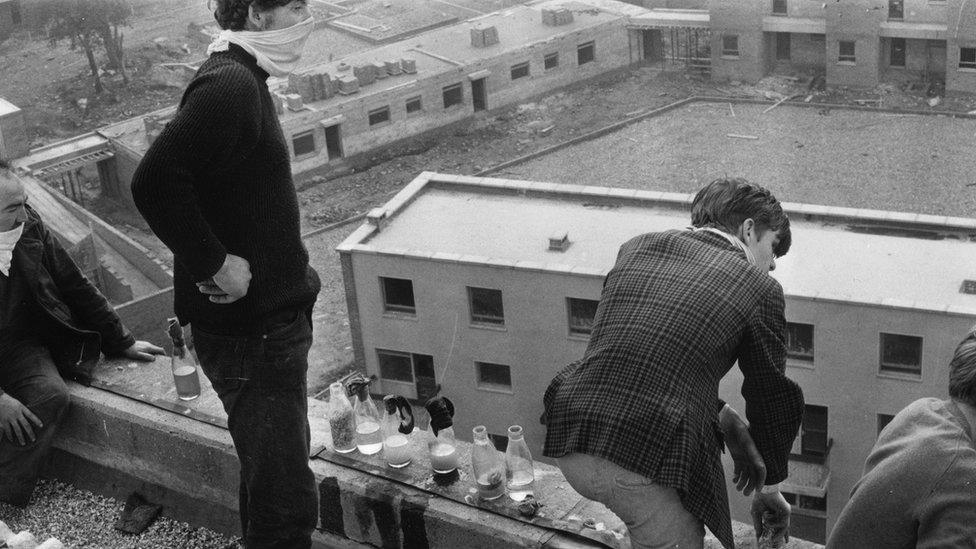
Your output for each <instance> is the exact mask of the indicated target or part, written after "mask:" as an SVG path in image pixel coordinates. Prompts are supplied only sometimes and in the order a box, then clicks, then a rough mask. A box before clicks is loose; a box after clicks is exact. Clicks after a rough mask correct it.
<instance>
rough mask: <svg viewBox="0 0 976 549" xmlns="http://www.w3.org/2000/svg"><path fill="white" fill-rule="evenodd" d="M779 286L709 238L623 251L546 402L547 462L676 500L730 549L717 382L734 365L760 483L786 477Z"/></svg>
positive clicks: (670, 238) (793, 397)
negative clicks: (567, 462)
mask: <svg viewBox="0 0 976 549" xmlns="http://www.w3.org/2000/svg"><path fill="white" fill-rule="evenodd" d="M784 307H785V300H784V297H783V289H782V287H781V286H780V284H779V282H777V281H776V279H774V278H773V277H771V276H769V274H768V273H765V272H762V271H760V270H759V269H758V268H756V267H754V266H752V265H750V264H749V263H748V262H747V261H746V259H745V254H744V253H743V252H742V251H741V250H738V249H736V248H734V247H733V245H732V244H731V243H730V242H728V241H727V240H725V239H723V238H722V236H721V235H717V234H714V233H712V232H709V231H667V232H661V233H649V234H644V235H641V236H638V237H635V238H633V239H631V240H630V241H628V242H627V243H625V244H624V245H623V246H622V247H621V248H620V251H619V253H618V255H617V262H616V264H615V265H614V267H613V269H611V270H610V272H609V274H608V275H607V277H606V280H605V281H604V286H603V294H602V296H601V298H600V304H599V306H598V307H597V312H596V318H595V319H594V325H593V332H592V334H591V335H590V341H589V344H588V345H587V348H586V353H585V354H584V355H583V358H582V359H580V360H578V361H576V362H573V363H571V364H570V365H568V366H566V367H565V368H564V369H563V370H562V371H560V372H559V374H557V375H556V377H555V379H553V381H552V382H551V383H550V385H549V388H548V389H547V390H546V394H545V398H544V403H545V410H546V423H547V433H546V442H545V448H544V454H545V455H546V456H548V457H553V458H558V457H562V456H564V455H566V454H568V453H573V452H579V453H584V454H590V455H594V456H598V457H602V458H604V459H607V460H610V461H612V462H613V463H616V464H617V465H619V466H621V467H623V468H625V469H627V470H629V471H633V472H635V473H638V474H640V475H644V476H646V477H648V478H650V479H651V480H653V481H654V482H656V483H658V484H660V485H663V486H669V487H672V488H675V489H676V490H677V491H678V494H679V495H680V496H681V501H682V503H683V505H684V507H685V508H686V509H687V510H688V511H689V512H691V513H692V514H693V515H695V516H696V517H698V518H699V519H701V520H702V522H704V524H705V525H706V526H707V527H708V528H709V530H711V531H712V533H713V534H715V536H716V537H717V538H718V539H719V540H720V541H721V542H722V544H723V545H724V546H725V547H727V548H729V549H732V524H731V519H730V517H729V505H728V495H727V493H726V488H725V478H724V473H723V471H722V463H721V459H720V453H721V452H722V451H723V450H724V445H723V442H722V435H721V431H720V429H719V426H718V410H719V409H720V407H721V404H720V402H721V401H720V400H719V395H718V387H719V381H720V380H721V379H722V377H723V376H724V375H725V374H726V373H727V372H728V371H729V370H730V369H731V368H732V366H733V364H734V363H735V362H736V360H738V362H739V368H740V369H741V370H742V373H743V376H744V381H743V385H742V395H743V396H744V397H745V401H746V417H747V419H748V420H749V423H750V432H751V434H752V437H753V440H754V441H755V443H756V446H757V448H758V449H759V452H760V454H761V455H762V457H763V460H764V461H765V464H766V469H767V477H766V482H767V484H774V483H777V482H780V481H782V480H783V479H785V478H786V476H787V473H788V469H787V466H788V462H787V460H788V456H789V451H790V448H791V446H792V444H793V439H794V438H795V437H796V434H797V431H798V429H799V426H800V421H801V418H802V415H803V394H802V392H801V390H800V388H799V386H798V385H797V384H796V383H794V382H793V381H791V380H790V379H788V378H787V377H786V376H785V375H784V370H785V365H786V349H785V343H784V340H785V333H786V318H785V316H784Z"/></svg>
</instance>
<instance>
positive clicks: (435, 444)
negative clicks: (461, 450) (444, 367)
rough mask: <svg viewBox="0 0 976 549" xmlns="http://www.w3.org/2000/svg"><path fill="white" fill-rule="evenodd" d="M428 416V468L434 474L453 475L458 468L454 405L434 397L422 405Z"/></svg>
mask: <svg viewBox="0 0 976 549" xmlns="http://www.w3.org/2000/svg"><path fill="white" fill-rule="evenodd" d="M424 407H425V408H426V409H427V413H428V414H430V433H429V435H428V439H427V449H428V456H429V457H430V466H431V468H432V469H433V470H434V472H435V473H437V474H440V475H446V474H448V473H453V472H454V471H455V470H456V469H457V466H458V454H457V439H456V438H455V437H454V403H452V402H451V401H450V400H449V399H447V398H446V397H435V398H432V399H430V400H428V401H427V403H426V404H425V405H424Z"/></svg>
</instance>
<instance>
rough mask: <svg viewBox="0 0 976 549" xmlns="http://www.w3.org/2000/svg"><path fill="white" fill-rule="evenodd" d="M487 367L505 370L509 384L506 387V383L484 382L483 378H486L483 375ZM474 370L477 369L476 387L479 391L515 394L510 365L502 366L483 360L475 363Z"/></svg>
mask: <svg viewBox="0 0 976 549" xmlns="http://www.w3.org/2000/svg"><path fill="white" fill-rule="evenodd" d="M485 366H490V367H499V368H505V369H506V370H507V372H508V384H507V385H506V384H504V383H495V382H491V381H483V379H482V378H483V377H484V376H483V375H482V372H483V367H485ZM474 369H475V385H476V386H477V388H478V389H480V390H482V391H491V392H495V393H508V394H514V390H513V389H514V385H513V383H512V367H511V366H509V365H508V364H500V363H498V362H485V361H481V360H476V361H475V363H474Z"/></svg>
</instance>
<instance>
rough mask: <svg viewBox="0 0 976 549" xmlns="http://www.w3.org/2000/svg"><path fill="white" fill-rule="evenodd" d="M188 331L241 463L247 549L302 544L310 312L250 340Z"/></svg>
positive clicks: (306, 521) (306, 530)
mask: <svg viewBox="0 0 976 549" xmlns="http://www.w3.org/2000/svg"><path fill="white" fill-rule="evenodd" d="M198 324H199V323H198ZM192 330H193V342H194V345H195V347H196V353H197V357H198V358H199V359H200V366H201V367H202V368H203V371H204V373H205V374H206V375H207V377H208V378H210V382H211V383H212V384H213V387H214V389H215V390H216V391H217V395H218V396H219V397H220V400H221V402H223V405H224V410H226V411H227V417H228V419H227V426H228V429H229V430H230V435H231V437H232V438H233V439H234V447H235V448H236V449H237V457H238V459H240V462H241V484H240V514H241V530H242V533H243V536H244V541H245V543H246V546H247V548H248V549H264V548H282V549H284V548H287V549H301V548H308V547H310V546H311V533H312V529H313V528H315V524H316V521H317V517H318V502H317V499H316V497H317V493H316V490H315V477H314V476H313V474H312V470H311V469H310V468H309V466H308V459H309V444H310V432H309V427H308V401H307V400H306V399H307V397H306V392H307V380H306V373H307V370H308V350H309V348H310V347H311V346H312V325H311V318H310V312H296V313H294V315H287V318H286V319H284V320H283V321H280V322H272V323H269V324H268V325H267V326H266V327H265V328H263V329H262V330H261V333H258V334H255V335H253V336H233V335H219V334H214V333H212V332H210V331H208V330H207V329H206V328H202V327H200V326H193V327H192Z"/></svg>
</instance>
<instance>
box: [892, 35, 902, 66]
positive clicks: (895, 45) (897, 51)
mask: <svg viewBox="0 0 976 549" xmlns="http://www.w3.org/2000/svg"><path fill="white" fill-rule="evenodd" d="M889 40H891V53H890V56H889V59H888V64H889V65H890V66H892V67H904V66H905V39H904V38H889Z"/></svg>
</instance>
